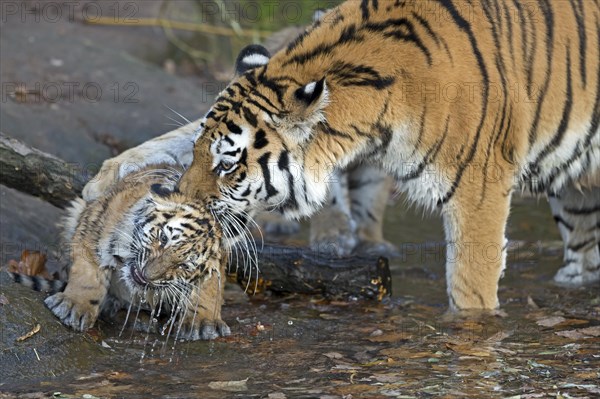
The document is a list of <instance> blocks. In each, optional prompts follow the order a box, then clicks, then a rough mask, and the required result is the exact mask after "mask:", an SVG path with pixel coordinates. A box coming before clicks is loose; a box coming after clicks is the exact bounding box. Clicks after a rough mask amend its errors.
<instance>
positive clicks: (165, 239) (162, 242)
mask: <svg viewBox="0 0 600 399" xmlns="http://www.w3.org/2000/svg"><path fill="white" fill-rule="evenodd" d="M158 234H159V235H158V239H159V241H160V245H162V246H163V247H164V246H165V245H167V243H168V242H169V237H167V235H166V234H165V232H164V231H162V230H161V231H160V233H158Z"/></svg>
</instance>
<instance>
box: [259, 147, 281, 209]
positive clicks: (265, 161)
mask: <svg viewBox="0 0 600 399" xmlns="http://www.w3.org/2000/svg"><path fill="white" fill-rule="evenodd" d="M270 156H271V153H270V152H267V153H265V154H264V155H262V156H261V157H260V158H258V160H257V162H258V164H259V165H260V167H261V169H262V172H263V178H264V181H265V188H266V190H267V197H266V198H265V199H269V198H271V197H273V196H275V195H277V194H278V193H279V191H277V190H276V189H275V187H273V185H272V184H271V172H270V171H269V157H270Z"/></svg>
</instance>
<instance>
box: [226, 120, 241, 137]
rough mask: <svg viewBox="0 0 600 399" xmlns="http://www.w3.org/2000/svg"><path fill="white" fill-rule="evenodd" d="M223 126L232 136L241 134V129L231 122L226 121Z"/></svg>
mask: <svg viewBox="0 0 600 399" xmlns="http://www.w3.org/2000/svg"><path fill="white" fill-rule="evenodd" d="M225 125H226V126H227V129H228V130H229V132H231V133H233V134H242V128H241V127H239V126H238V125H236V124H235V123H234V122H233V121H229V120H228V121H226V122H225Z"/></svg>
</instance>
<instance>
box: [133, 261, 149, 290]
mask: <svg viewBox="0 0 600 399" xmlns="http://www.w3.org/2000/svg"><path fill="white" fill-rule="evenodd" d="M129 274H130V276H131V279H132V280H133V281H135V282H136V283H137V284H139V285H142V286H147V285H148V284H150V282H149V281H148V280H146V278H145V277H144V274H143V273H142V272H141V271H140V270H139V269H138V268H137V267H136V266H135V265H131V266H130V268H129Z"/></svg>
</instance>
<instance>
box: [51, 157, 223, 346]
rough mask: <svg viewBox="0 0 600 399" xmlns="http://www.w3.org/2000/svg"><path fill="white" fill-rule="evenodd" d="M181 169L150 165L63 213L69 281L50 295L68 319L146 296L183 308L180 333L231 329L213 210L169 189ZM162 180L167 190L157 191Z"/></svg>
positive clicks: (80, 319) (93, 315)
mask: <svg viewBox="0 0 600 399" xmlns="http://www.w3.org/2000/svg"><path fill="white" fill-rule="evenodd" d="M180 173H181V169H176V168H173V167H172V166H169V167H165V165H150V166H147V167H145V168H143V169H141V170H140V171H138V172H136V173H133V174H130V175H128V176H127V177H126V178H124V179H123V180H122V181H120V182H119V183H118V184H117V185H116V186H115V187H114V188H113V189H112V190H109V191H108V192H106V193H105V194H104V195H101V196H100V197H99V198H98V199H96V200H94V201H91V202H88V203H85V202H84V201H83V200H77V201H74V202H73V204H72V207H71V208H70V209H69V211H68V215H67V216H66V218H65V221H64V235H65V240H66V242H68V243H69V245H70V248H71V254H72V264H71V265H70V270H69V273H68V274H69V277H68V282H67V285H66V287H65V289H64V291H63V292H58V293H56V294H54V295H52V296H50V297H48V298H47V299H46V300H45V303H46V305H47V306H48V308H49V309H50V310H51V311H52V312H53V313H54V314H55V315H56V316H57V317H58V318H59V319H60V320H61V321H62V322H63V323H64V324H65V325H67V326H70V327H72V328H73V329H75V330H86V329H88V328H90V327H92V326H93V325H94V323H95V322H96V319H97V318H98V316H99V314H100V313H101V311H109V312H110V311H114V310H115V309H118V308H120V307H122V306H127V305H129V304H133V305H135V306H137V305H138V304H139V301H142V302H145V303H146V304H147V305H148V306H149V307H150V309H156V308H157V307H159V306H160V307H162V310H163V311H166V312H167V313H168V312H171V317H174V316H177V319H178V323H180V325H181V326H182V329H181V332H180V334H179V337H180V338H186V339H212V338H215V337H217V336H220V335H227V334H229V328H228V327H227V325H226V324H225V323H224V322H223V321H222V320H221V305H222V293H223V284H224V280H225V274H224V267H225V265H226V257H222V256H221V249H220V246H221V233H220V230H219V228H218V226H217V225H216V222H215V219H214V217H213V216H212V214H211V213H210V212H209V211H207V210H206V209H205V208H203V207H202V206H199V205H197V204H193V203H190V202H189V201H186V199H185V197H184V196H182V195H180V194H177V193H170V192H169V189H172V188H173V185H174V182H175V181H176V180H177V178H178V177H179V175H180ZM156 184H159V185H160V187H162V189H163V191H164V192H161V193H160V194H155V193H151V186H153V185H156ZM165 192H166V194H165ZM161 236H163V237H164V242H163V241H161ZM134 274H135V275H136V276H137V279H136V278H135V277H136V276H134ZM139 276H142V277H139ZM159 302H164V303H163V304H162V305H161V304H159Z"/></svg>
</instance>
